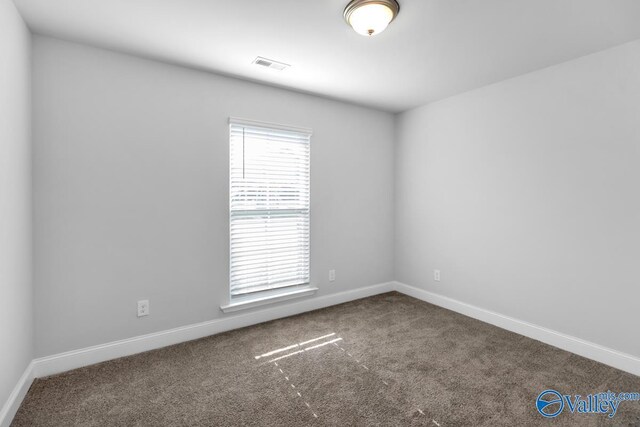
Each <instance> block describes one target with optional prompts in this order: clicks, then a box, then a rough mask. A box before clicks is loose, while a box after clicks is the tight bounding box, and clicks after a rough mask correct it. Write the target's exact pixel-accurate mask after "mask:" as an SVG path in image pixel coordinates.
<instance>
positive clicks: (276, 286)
mask: <svg viewBox="0 0 640 427" xmlns="http://www.w3.org/2000/svg"><path fill="white" fill-rule="evenodd" d="M229 139H230V191H229V193H230V203H229V208H230V248H231V253H230V292H231V302H232V303H233V302H234V301H239V300H245V301H246V300H252V299H256V298H263V297H265V296H269V295H277V294H282V293H286V292H289V291H294V290H296V289H299V288H300V287H304V286H306V285H308V284H309V252H310V247H309V213H310V212H309V210H310V173H309V168H310V139H311V131H310V130H305V129H297V128H291V127H284V126H278V125H270V124H265V123H259V122H253V121H248V120H241V119H234V118H232V119H230V124H229Z"/></svg>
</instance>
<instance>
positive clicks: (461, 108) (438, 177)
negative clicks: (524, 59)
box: [395, 42, 640, 356]
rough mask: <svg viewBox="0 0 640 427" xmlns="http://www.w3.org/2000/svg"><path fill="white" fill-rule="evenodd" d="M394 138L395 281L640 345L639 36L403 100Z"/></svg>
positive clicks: (583, 334)
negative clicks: (443, 93) (408, 107)
mask: <svg viewBox="0 0 640 427" xmlns="http://www.w3.org/2000/svg"><path fill="white" fill-rule="evenodd" d="M396 138H397V152H396V159H397V162H396V198H397V203H396V235H397V237H396V248H397V251H396V273H395V275H396V278H397V280H399V281H401V282H404V283H407V284H409V285H414V286H416V287H420V288H424V289H427V290H429V291H432V292H435V293H438V294H442V295H446V296H449V297H452V298H455V299H458V300H460V301H463V302H466V303H470V304H473V305H476V306H479V307H481V308H485V309H489V310H493V311H496V312H498V313H502V314H505V315H508V316H512V317H515V318H518V319H522V320H525V321H528V322H532V323H534V324H537V325H541V326H545V327H548V328H551V329H554V330H557V331H560V332H563V333H566V334H569V335H573V336H576V337H579V338H583V339H586V340H589V341H592V342H595V343H598V344H601V345H604V346H607V347H610V348H613V349H617V350H619V351H623V352H626V353H629V354H632V355H635V356H640V339H638V331H637V325H638V324H640V310H639V309H638V301H639V300H640V286H639V284H640V270H639V269H638V266H639V265H640V261H639V260H640V227H639V226H638V221H639V220H640V191H639V187H638V183H640V166H639V165H640V42H634V43H630V44H626V45H623V46H620V47H617V48H614V49H610V50H607V51H604V52H601V53H597V54H594V55H590V56H587V57H583V58H580V59H577V60H574V61H571V62H567V63H563V64H560V65H557V66H554V67H550V68H547V69H544V70H541V71H538V72H534V73H531V74H528V75H525V76H521V77H517V78H514V79H511V80H507V81H504V82H501V83H498V84H495V85H491V86H488V87H484V88H481V89H478V90H475V91H472V92H468V93H465V94H462V95H459V96H455V97H452V98H449V99H446V100H443V101H440V102H437V103H433V104H430V105H427V106H425V107H422V108H418V109H415V110H412V111H409V112H406V113H404V114H401V115H400V116H399V117H398V123H397V136H396ZM434 269H440V270H441V272H442V281H441V282H435V281H434V280H433V270H434Z"/></svg>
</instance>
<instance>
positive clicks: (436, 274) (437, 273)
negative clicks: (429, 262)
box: [433, 270, 440, 282]
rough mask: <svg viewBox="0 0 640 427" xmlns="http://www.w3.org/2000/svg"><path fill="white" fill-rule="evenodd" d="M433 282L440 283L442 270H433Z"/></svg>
mask: <svg viewBox="0 0 640 427" xmlns="http://www.w3.org/2000/svg"><path fill="white" fill-rule="evenodd" d="M433 280H435V281H436V282H439V281H440V270H433Z"/></svg>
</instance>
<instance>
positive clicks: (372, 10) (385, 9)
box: [344, 0, 400, 36]
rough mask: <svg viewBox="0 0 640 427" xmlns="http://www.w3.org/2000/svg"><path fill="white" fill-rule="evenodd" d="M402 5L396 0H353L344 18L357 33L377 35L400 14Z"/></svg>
mask: <svg viewBox="0 0 640 427" xmlns="http://www.w3.org/2000/svg"><path fill="white" fill-rule="evenodd" d="M399 11H400V5H399V4H398V2H397V1H395V0H352V1H351V2H350V3H349V4H348V5H347V7H346V8H345V9H344V19H345V20H346V21H347V23H348V24H349V25H351V26H352V27H353V29H354V30H355V32H356V33H358V34H362V35H363V36H375V35H376V34H378V33H381V32H383V31H384V30H385V28H387V25H389V23H390V22H391V21H393V20H394V18H395V17H396V16H398V12H399Z"/></svg>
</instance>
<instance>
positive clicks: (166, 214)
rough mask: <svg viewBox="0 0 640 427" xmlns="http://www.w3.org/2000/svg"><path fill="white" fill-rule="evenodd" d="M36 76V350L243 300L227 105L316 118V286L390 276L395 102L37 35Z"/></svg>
mask: <svg viewBox="0 0 640 427" xmlns="http://www.w3.org/2000/svg"><path fill="white" fill-rule="evenodd" d="M247 66H250V65H249V64H248V65H247ZM266 71H267V72H268V71H269V70H266ZM283 78H286V76H285V75H284V74H283ZM33 85H34V86H33V90H34V170H35V176H34V202H35V222H34V224H35V236H36V241H35V248H36V253H35V286H36V298H35V307H36V313H37V314H36V353H37V356H44V355H50V354H54V353H58V352H62V351H66V350H73V349H77V348H83V347H86V346H90V345H94V344H102V343H106V342H109V341H113V340H117V339H123V338H127V337H132V336H136V335H140V334H144V333H149V332H154V331H160V330H165V329H168V328H172V327H177V326H182V325H187V324H191V323H194V322H201V321H206V320H210V319H214V318H218V317H222V316H230V315H223V314H222V313H221V312H220V310H219V306H220V305H221V304H224V303H225V302H227V298H228V262H229V259H228V258H229V257H228V163H229V156H228V151H229V148H228V145H229V142H228V125H227V119H228V117H229V116H239V117H245V118H250V119H255V120H263V121H271V122H276V123H285V124H292V125H297V126H304V127H310V128H313V130H314V135H313V138H312V154H311V156H312V161H311V175H312V177H311V178H312V184H311V187H312V214H311V218H312V219H311V222H312V224H311V233H312V234H311V238H312V247H311V251H312V255H311V262H312V282H313V284H316V285H318V286H319V287H320V291H319V293H318V295H326V294H329V293H334V292H340V291H344V290H349V289H356V288H358V287H362V286H367V285H373V284H377V283H381V282H385V281H389V280H391V279H393V227H394V220H393V215H394V209H393V132H394V127H393V120H394V117H393V116H392V115H390V114H386V113H381V112H377V111H374V110H370V109H366V108H361V107H357V106H353V105H348V104H344V103H339V102H335V101H330V100H327V99H323V98H319V97H313V96H308V95H304V94H299V93H294V92H289V91H285V90H281V89H276V88H271V87H266V86H261V85H257V84H253V83H248V82H244V81H240V80H236V79H231V78H226V77H220V76H216V75H212V74H207V73H204V72H199V71H194V70H189V69H185V68H180V67H176V66H172V65H167V64H163V63H158V62H153V61H148V60H144V59H139V58H135V57H131V56H126V55H122V54H117V53H114V52H110V51H106V50H100V49H96V48H91V47H86V46H82V45H77V44H71V43H67V42H62V41H58V40H54V39H51V38H43V37H39V36H36V37H35V38H34V76H33ZM329 268H335V269H336V272H337V278H338V280H337V281H336V282H334V283H332V284H329V283H328V281H327V274H328V270H329ZM141 298H149V299H150V301H151V316H149V317H148V318H143V319H138V318H136V301H137V300H138V299H141Z"/></svg>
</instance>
